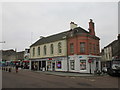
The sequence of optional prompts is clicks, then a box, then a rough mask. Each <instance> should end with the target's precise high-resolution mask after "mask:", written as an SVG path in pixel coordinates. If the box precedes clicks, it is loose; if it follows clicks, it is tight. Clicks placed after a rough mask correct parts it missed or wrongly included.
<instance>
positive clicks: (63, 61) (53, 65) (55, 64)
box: [47, 57, 67, 71]
mask: <svg viewBox="0 0 120 90" xmlns="http://www.w3.org/2000/svg"><path fill="white" fill-rule="evenodd" d="M47 70H48V71H67V57H56V58H48V60H47Z"/></svg>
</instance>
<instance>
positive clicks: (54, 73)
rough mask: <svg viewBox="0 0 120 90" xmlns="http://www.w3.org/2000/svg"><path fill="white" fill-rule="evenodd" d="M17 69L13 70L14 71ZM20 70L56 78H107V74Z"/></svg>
mask: <svg viewBox="0 0 120 90" xmlns="http://www.w3.org/2000/svg"><path fill="white" fill-rule="evenodd" d="M13 69H15V68H12V71H13ZM19 70H24V71H25V70H28V71H31V72H36V73H45V74H47V75H56V76H68V77H90V76H106V74H104V75H103V74H102V75H95V74H89V73H77V72H58V71H34V70H29V69H21V68H19Z"/></svg>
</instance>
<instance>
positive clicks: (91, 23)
mask: <svg viewBox="0 0 120 90" xmlns="http://www.w3.org/2000/svg"><path fill="white" fill-rule="evenodd" d="M89 33H90V34H91V35H95V29H94V22H93V20H92V19H90V22H89Z"/></svg>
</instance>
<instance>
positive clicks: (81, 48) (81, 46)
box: [80, 42, 85, 53]
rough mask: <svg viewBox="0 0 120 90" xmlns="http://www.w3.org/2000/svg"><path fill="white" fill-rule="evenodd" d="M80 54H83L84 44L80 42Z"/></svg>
mask: <svg viewBox="0 0 120 90" xmlns="http://www.w3.org/2000/svg"><path fill="white" fill-rule="evenodd" d="M80 53H85V42H80Z"/></svg>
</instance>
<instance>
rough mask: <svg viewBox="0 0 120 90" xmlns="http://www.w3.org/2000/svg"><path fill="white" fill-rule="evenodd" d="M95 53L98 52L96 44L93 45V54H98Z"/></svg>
mask: <svg viewBox="0 0 120 90" xmlns="http://www.w3.org/2000/svg"><path fill="white" fill-rule="evenodd" d="M95 51H96V48H95V44H93V52H94V54H95V53H96V52H95Z"/></svg>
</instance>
